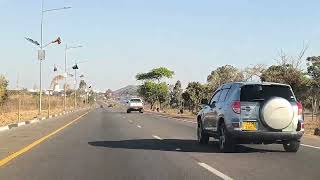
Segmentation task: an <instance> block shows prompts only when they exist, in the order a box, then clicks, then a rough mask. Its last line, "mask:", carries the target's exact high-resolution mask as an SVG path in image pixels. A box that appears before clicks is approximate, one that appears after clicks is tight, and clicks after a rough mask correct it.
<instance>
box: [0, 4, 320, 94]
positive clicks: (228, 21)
mask: <svg viewBox="0 0 320 180" xmlns="http://www.w3.org/2000/svg"><path fill="white" fill-rule="evenodd" d="M64 6H71V7H72V8H71V9H68V10H63V11H52V12H47V13H45V14H44V25H43V36H44V38H43V39H44V40H43V43H44V44H46V43H48V42H50V41H52V40H54V39H55V38H56V37H58V36H59V37H61V39H62V43H61V44H60V45H57V44H52V45H50V46H48V47H47V48H46V60H45V61H43V87H44V88H48V87H49V84H50V82H51V79H52V78H53V77H54V76H55V75H58V74H59V73H63V69H61V68H58V70H59V71H58V72H54V71H53V67H54V65H55V64H56V66H58V67H63V66H64V48H65V45H66V44H68V46H77V45H82V46H83V47H82V48H77V49H72V50H70V51H68V54H67V55H68V59H67V60H68V66H72V64H74V63H75V61H77V62H83V61H84V62H83V63H79V72H78V75H80V74H83V75H84V76H85V78H84V80H85V81H87V83H88V84H90V85H92V86H93V87H94V88H95V89H96V90H101V91H104V90H106V89H109V88H110V89H112V90H116V89H119V88H121V87H124V86H126V85H129V84H139V83H140V82H137V81H136V80H135V78H134V76H135V75H136V74H137V73H139V72H146V71H148V70H150V69H152V68H155V67H160V66H164V67H168V68H169V69H171V70H173V71H174V72H175V76H174V78H173V79H171V80H167V82H168V83H174V82H175V81H176V80H180V81H182V84H183V86H186V84H187V83H188V82H190V81H199V82H201V83H205V82H206V78H207V76H208V75H209V74H210V72H211V71H212V70H214V69H215V68H217V67H219V66H222V65H225V64H230V65H233V66H236V67H238V68H245V67H247V66H251V65H252V64H258V63H259V64H261V63H262V64H266V65H271V64H273V63H276V61H275V59H276V58H277V57H278V52H279V51H280V50H283V51H284V52H286V53H287V54H290V55H292V56H296V55H297V54H298V52H299V51H300V50H301V48H302V46H303V44H308V45H309V48H308V50H307V52H306V57H307V56H318V55H320V23H319V19H320V11H319V10H318V7H319V6H320V1H296V0H283V1H277V0H268V1H255V0H234V1H218V0H199V1H194V0H113V1H109V0H90V1H88V0H54V1H53V0H51V1H49V0H45V1H44V8H45V9H52V8H60V7H64ZM40 12H41V0H28V1H23V0H0V22H1V26H0V27H1V28H0V32H1V33H0V40H1V43H0V53H1V58H0V63H1V66H0V74H3V75H5V76H6V77H7V78H8V80H9V87H10V88H15V87H17V84H18V85H19V87H25V88H33V87H34V86H37V87H38V86H39V61H38V60H37V50H38V47H36V46H34V45H33V44H31V43H29V42H28V41H26V40H25V39H24V37H29V38H32V39H34V40H37V41H40V18H41V17H40V14H41V13H40ZM69 81H71V79H69Z"/></svg>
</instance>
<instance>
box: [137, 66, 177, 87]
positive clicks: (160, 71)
mask: <svg viewBox="0 0 320 180" xmlns="http://www.w3.org/2000/svg"><path fill="white" fill-rule="evenodd" d="M173 75H174V72H173V71H171V70H169V69H168V68H165V67H159V68H155V69H152V70H151V71H149V72H147V73H139V74H137V75H136V79H137V80H157V81H158V83H160V80H161V79H163V78H172V77H173Z"/></svg>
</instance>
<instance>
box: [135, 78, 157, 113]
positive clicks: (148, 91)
mask: <svg viewBox="0 0 320 180" xmlns="http://www.w3.org/2000/svg"><path fill="white" fill-rule="evenodd" d="M138 93H139V95H140V96H141V97H143V99H144V101H146V102H147V103H149V104H150V106H151V109H153V106H154V104H155V103H156V101H157V84H156V83H154V82H153V81H145V82H144V83H143V84H142V85H140V86H139V88H138Z"/></svg>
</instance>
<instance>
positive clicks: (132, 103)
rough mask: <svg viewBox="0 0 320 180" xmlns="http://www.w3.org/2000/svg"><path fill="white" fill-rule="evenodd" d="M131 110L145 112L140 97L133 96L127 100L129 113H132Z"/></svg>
mask: <svg viewBox="0 0 320 180" xmlns="http://www.w3.org/2000/svg"><path fill="white" fill-rule="evenodd" d="M131 111H139V112H140V113H143V102H142V100H141V99H140V98H131V99H130V100H129V101H127V113H131Z"/></svg>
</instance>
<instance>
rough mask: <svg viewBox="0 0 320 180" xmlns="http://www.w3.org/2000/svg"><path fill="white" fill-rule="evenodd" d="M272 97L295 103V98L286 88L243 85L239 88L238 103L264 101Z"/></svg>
mask: <svg viewBox="0 0 320 180" xmlns="http://www.w3.org/2000/svg"><path fill="white" fill-rule="evenodd" d="M272 97H282V98H284V99H286V100H288V101H289V102H295V98H294V96H293V94H292V91H291V89H290V88H289V87H288V86H281V85H259V84H254V85H245V86H242V88H241V95H240V101H247V102H252V101H265V100H268V99H270V98H272Z"/></svg>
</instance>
